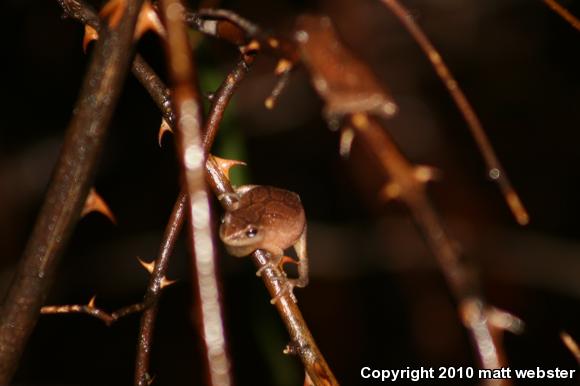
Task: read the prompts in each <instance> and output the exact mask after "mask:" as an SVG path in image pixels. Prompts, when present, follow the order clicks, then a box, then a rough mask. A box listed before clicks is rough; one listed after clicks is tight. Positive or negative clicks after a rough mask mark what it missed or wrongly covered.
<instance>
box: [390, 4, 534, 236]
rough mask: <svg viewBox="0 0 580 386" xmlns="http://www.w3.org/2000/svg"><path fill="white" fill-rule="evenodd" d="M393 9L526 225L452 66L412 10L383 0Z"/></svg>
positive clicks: (512, 190) (510, 205)
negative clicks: (449, 97) (452, 72)
mask: <svg viewBox="0 0 580 386" xmlns="http://www.w3.org/2000/svg"><path fill="white" fill-rule="evenodd" d="M381 1H382V2H383V4H385V5H386V6H387V7H388V8H389V9H390V10H391V12H392V13H393V14H394V15H395V16H396V17H397V19H399V21H400V22H401V23H402V24H403V26H404V27H405V28H406V29H407V31H408V32H409V33H410V34H411V36H412V37H413V39H415V41H416V42H417V43H418V44H419V46H420V47H421V50H422V51H423V52H424V53H425V55H426V56H427V58H428V59H429V61H430V62H431V65H432V66H433V68H434V69H435V72H437V75H439V77H440V78H441V80H442V81H443V84H444V85H445V87H446V88H447V91H448V92H449V94H450V95H451V97H452V98H453V100H454V101H455V104H456V105H457V107H458V108H459V111H460V112H461V114H462V115H463V118H464V119H465V121H466V122H467V126H468V127H469V129H470V131H471V135H473V138H474V139H475V142H476V143H477V146H478V147H479V150H480V152H481V154H482V155H483V158H484V159H485V163H486V164H487V168H488V171H487V172H488V175H489V177H490V178H491V179H492V180H495V181H496V182H497V183H498V185H499V188H500V189H501V191H502V194H503V196H504V199H505V201H506V203H507V205H508V206H509V208H510V210H511V211H512V213H513V215H514V217H515V219H516V220H517V222H518V223H519V224H520V225H526V224H527V223H528V222H529V221H530V219H529V216H528V213H527V211H526V209H525V208H524V206H523V205H522V203H521V200H520V198H519V196H518V194H517V193H516V191H515V189H514V188H513V186H512V184H511V182H510V180H509V179H508V176H507V174H506V172H505V171H504V168H503V166H502V165H501V163H500V162H499V159H498V158H497V155H496V154H495V151H494V150H493V147H492V146H491V143H490V141H489V138H488V137H487V135H486V134H485V131H484V129H483V126H482V124H481V122H480V120H479V118H478V117H477V114H476V113H475V110H474V109H473V107H472V106H471V103H469V100H468V99H467V97H466V96H465V94H464V93H463V91H462V90H461V88H460V87H459V84H458V83H457V81H456V80H455V78H454V77H453V75H452V74H451V72H450V71H449V68H448V67H447V65H446V64H445V62H444V61H443V59H442V58H441V55H439V53H438V52H437V50H436V49H435V47H434V46H433V44H432V43H431V41H430V40H429V38H428V37H427V35H425V33H424V32H423V31H422V30H421V28H419V26H418V25H417V23H415V21H414V20H413V17H412V15H411V14H410V12H409V11H408V10H407V9H405V7H403V6H402V5H401V3H400V2H399V1H398V0H381Z"/></svg>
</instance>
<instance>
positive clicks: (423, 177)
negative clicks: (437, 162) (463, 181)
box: [413, 165, 441, 182]
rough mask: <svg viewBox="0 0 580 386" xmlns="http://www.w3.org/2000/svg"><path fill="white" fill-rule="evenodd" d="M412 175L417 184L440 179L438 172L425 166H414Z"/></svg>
mask: <svg viewBox="0 0 580 386" xmlns="http://www.w3.org/2000/svg"><path fill="white" fill-rule="evenodd" d="M413 174H414V176H415V178H416V179H417V181H419V182H429V181H435V180H438V179H439V178H440V177H441V172H440V171H439V170H437V169H436V168H434V167H431V166H425V165H419V166H416V167H415V170H414V171H413Z"/></svg>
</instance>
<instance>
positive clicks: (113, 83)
mask: <svg viewBox="0 0 580 386" xmlns="http://www.w3.org/2000/svg"><path fill="white" fill-rule="evenodd" d="M141 4H142V0H134V1H129V2H128V3H127V7H126V11H125V12H124V14H123V17H122V19H121V22H120V23H119V24H118V26H117V27H116V28H114V29H111V30H108V31H106V32H105V33H103V36H102V39H101V40H100V41H99V42H98V43H97V46H96V48H95V52H94V55H93V59H92V60H91V63H90V66H89V69H88V71H87V74H86V76H85V81H84V84H83V86H82V89H81V93H80V96H79V98H78V101H77V104H76V107H75V110H74V114H73V116H72V119H71V121H70V123H69V127H68V129H67V133H66V137H65V140H64V144H63V147H62V151H61V154H60V157H59V160H58V163H57V165H56V167H55V171H54V174H53V178H52V180H51V182H50V184H49V187H48V192H47V194H46V197H45V201H44V204H43V206H42V208H41V210H40V214H39V216H38V219H37V221H36V224H35V227H34V230H33V232H32V235H31V237H30V239H29V241H28V244H27V246H26V249H25V251H24V254H23V257H22V260H21V262H20V264H19V266H18V270H17V272H16V277H15V278H14V281H13V283H12V285H11V287H10V289H9V292H8V295H7V297H6V299H5V300H4V304H3V309H2V315H1V316H0V384H3V385H5V384H9V383H10V379H11V378H12V375H13V374H14V371H15V370H16V367H17V364H18V361H19V359H20V356H21V354H22V351H23V349H24V346H25V344H26V341H27V340H28V337H29V335H30V333H31V332H32V329H33V328H34V326H35V324H36V320H37V318H38V314H39V311H40V308H41V306H42V304H43V303H44V301H45V299H46V296H47V295H48V293H49V289H50V287H51V284H52V281H53V279H54V275H55V272H56V269H57V266H58V263H59V261H60V257H61V255H62V253H63V251H64V248H65V246H66V244H67V243H68V240H69V238H70V235H71V233H72V230H73V228H74V226H75V224H76V222H77V221H78V219H79V217H80V213H81V210H82V208H83V205H84V202H85V199H86V197H87V194H88V192H89V189H90V187H91V185H92V180H93V178H94V173H95V169H96V165H97V161H98V159H99V155H100V152H101V148H102V145H103V142H104V138H105V134H106V129H107V126H108V124H109V122H110V119H111V116H112V112H113V109H114V107H115V105H116V102H117V100H118V97H119V95H120V92H121V86H122V83H123V80H124V78H125V69H126V68H127V67H128V65H129V62H130V58H131V55H129V54H128V53H130V52H131V46H132V38H133V31H134V29H135V24H136V20H137V15H138V14H139V10H140V8H141Z"/></svg>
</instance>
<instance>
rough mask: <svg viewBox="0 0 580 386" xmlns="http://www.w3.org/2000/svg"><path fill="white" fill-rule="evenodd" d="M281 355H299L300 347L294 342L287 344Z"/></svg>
mask: <svg viewBox="0 0 580 386" xmlns="http://www.w3.org/2000/svg"><path fill="white" fill-rule="evenodd" d="M282 354H284V355H298V354H300V346H298V344H297V343H296V342H294V341H292V342H290V343H288V344H287V345H286V347H284V350H282Z"/></svg>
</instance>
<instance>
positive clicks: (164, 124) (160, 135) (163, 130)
mask: <svg viewBox="0 0 580 386" xmlns="http://www.w3.org/2000/svg"><path fill="white" fill-rule="evenodd" d="M166 132H170V133H173V129H172V128H171V126H169V123H167V121H166V120H165V118H163V119H161V126H159V133H158V134H157V142H158V143H159V147H161V140H162V139H163V134H165V133H166Z"/></svg>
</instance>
